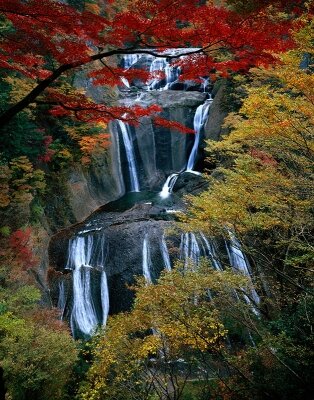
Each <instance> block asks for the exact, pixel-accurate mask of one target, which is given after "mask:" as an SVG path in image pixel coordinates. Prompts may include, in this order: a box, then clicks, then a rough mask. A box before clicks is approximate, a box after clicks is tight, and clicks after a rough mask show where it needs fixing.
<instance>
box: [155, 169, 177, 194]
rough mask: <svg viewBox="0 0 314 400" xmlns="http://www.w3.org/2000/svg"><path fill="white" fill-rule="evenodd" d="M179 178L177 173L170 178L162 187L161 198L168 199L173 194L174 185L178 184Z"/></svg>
mask: <svg viewBox="0 0 314 400" xmlns="http://www.w3.org/2000/svg"><path fill="white" fill-rule="evenodd" d="M178 177H179V174H176V173H175V174H171V175H169V176H168V178H167V180H166V182H165V184H164V185H163V187H162V190H161V192H160V193H159V195H160V197H161V198H163V199H166V198H167V197H169V195H170V194H171V193H172V190H173V188H174V185H175V184H176V182H177V179H178Z"/></svg>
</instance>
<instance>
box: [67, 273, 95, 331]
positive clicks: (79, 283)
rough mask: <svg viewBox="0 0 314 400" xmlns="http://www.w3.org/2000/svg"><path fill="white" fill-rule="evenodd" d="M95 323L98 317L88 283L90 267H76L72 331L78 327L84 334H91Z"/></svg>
mask: <svg viewBox="0 0 314 400" xmlns="http://www.w3.org/2000/svg"><path fill="white" fill-rule="evenodd" d="M97 324H98V318H97V315H96V310H95V307H94V303H93V298H92V293H91V285H90V268H88V267H87V268H86V267H85V268H83V267H81V266H79V267H76V268H75V270H74V271H73V309H72V314H71V329H72V332H75V328H76V327H78V328H79V330H80V331H81V332H83V333H84V334H86V335H91V334H92V333H93V331H94V329H95V327H96V326H97Z"/></svg>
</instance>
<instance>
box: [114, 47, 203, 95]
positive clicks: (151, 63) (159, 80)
mask: <svg viewBox="0 0 314 400" xmlns="http://www.w3.org/2000/svg"><path fill="white" fill-rule="evenodd" d="M197 50H199V49H192V48H191V49H189V48H186V49H169V50H167V51H161V52H158V54H159V57H156V56H154V55H152V54H148V53H147V54H145V53H138V54H136V53H135V54H125V55H124V56H123V58H122V60H121V66H122V68H124V70H125V71H128V70H129V69H137V70H144V71H147V72H149V74H150V78H149V79H147V80H146V81H142V80H141V79H134V80H132V81H128V79H127V78H126V77H125V76H123V75H122V76H121V82H122V88H121V89H122V90H132V89H136V88H137V89H141V90H144V91H145V90H146V91H149V90H169V89H171V90H199V91H203V92H208V91H209V89H210V81H209V79H208V77H204V78H203V77H200V80H201V81H202V83H196V82H194V81H188V82H187V81H186V82H183V81H181V80H180V74H181V67H180V65H178V60H179V61H182V60H184V58H185V57H186V55H184V54H189V53H191V52H193V51H197ZM141 51H142V52H145V51H147V52H152V50H150V49H141ZM156 54H157V53H156ZM173 57H175V58H173Z"/></svg>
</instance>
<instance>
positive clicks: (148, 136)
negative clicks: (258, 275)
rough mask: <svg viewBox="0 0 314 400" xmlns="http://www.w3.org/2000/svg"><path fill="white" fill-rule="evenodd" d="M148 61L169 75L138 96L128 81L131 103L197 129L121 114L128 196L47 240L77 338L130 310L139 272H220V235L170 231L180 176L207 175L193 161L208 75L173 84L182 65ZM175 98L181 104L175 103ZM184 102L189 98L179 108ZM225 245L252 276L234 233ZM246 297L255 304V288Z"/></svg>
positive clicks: (128, 59) (148, 277)
mask: <svg viewBox="0 0 314 400" xmlns="http://www.w3.org/2000/svg"><path fill="white" fill-rule="evenodd" d="M141 60H143V56H138V55H128V56H125V57H124V59H123V60H122V64H123V66H124V68H125V69H128V68H132V67H134V66H135V65H137V64H138V63H140V62H141ZM149 61H150V62H151V64H150V71H151V72H158V71H162V72H164V75H165V78H162V81H161V80H160V78H158V74H157V75H156V78H154V79H153V80H152V81H150V82H148V83H147V84H146V86H145V85H144V87H141V89H140V96H139V95H138V89H137V92H136V94H135V95H134V93H133V91H132V90H133V89H134V86H133V82H126V81H125V80H124V81H123V82H122V83H123V84H124V91H123V96H125V97H126V98H127V102H131V101H140V102H144V103H145V102H146V103H147V104H150V103H149V102H154V101H156V100H157V101H160V102H161V103H164V104H165V103H167V101H169V106H167V107H169V108H168V109H166V110H167V111H166V115H167V116H168V117H173V118H175V119H177V121H178V122H181V123H184V124H187V125H188V126H190V127H193V128H194V131H195V134H194V135H183V134H179V133H177V134H176V133H173V132H169V131H167V130H160V128H158V129H157V128H156V127H154V126H153V125H152V123H151V121H150V120H149V119H148V118H144V120H143V122H142V124H140V126H138V127H133V126H130V125H128V124H127V123H126V122H123V121H122V120H117V121H115V122H114V123H113V124H111V134H112V138H113V140H112V142H113V143H115V145H114V149H113V150H114V151H115V152H116V153H117V156H116V157H115V163H116V164H115V165H116V167H115V170H116V171H121V172H120V175H121V176H119V179H121V181H123V182H124V187H125V194H124V195H123V196H122V197H120V198H119V199H117V200H114V201H112V202H109V203H107V204H105V205H104V206H103V207H101V208H100V209H99V210H97V211H96V212H94V213H93V214H91V215H90V217H88V218H87V219H86V220H85V221H84V222H82V223H80V224H78V225H77V226H74V227H73V228H71V229H68V230H66V232H62V233H60V235H59V236H60V238H59V239H56V240H55V241H54V242H53V243H51V245H50V247H51V250H50V254H52V255H53V256H52V257H53V258H55V259H54V261H53V263H54V265H55V266H56V269H57V270H58V271H59V272H60V273H61V275H60V276H59V278H58V279H57V280H56V284H55V286H54V287H55V289H52V293H54V294H53V298H54V299H55V304H56V306H57V307H58V308H59V309H60V314H61V318H62V319H67V320H69V321H70V326H71V330H72V333H73V335H74V337H89V336H90V335H92V334H93V333H94V332H95V330H96V329H97V327H98V326H100V325H106V322H107V318H108V315H109V314H114V313H116V312H119V311H126V310H128V309H129V308H130V306H131V304H132V300H133V297H132V296H133V294H131V292H130V290H129V289H128V288H127V285H130V284H133V283H134V279H135V278H134V277H135V276H144V278H145V281H146V283H147V284H148V285H149V284H153V282H154V281H156V279H157V278H158V276H159V275H160V272H161V270H163V269H165V270H167V271H170V270H171V269H172V267H173V265H174V263H175V261H176V260H181V261H182V262H183V264H184V265H185V266H186V267H187V266H190V265H191V266H192V268H194V269H196V268H197V267H198V265H199V263H200V260H201V259H202V258H205V259H207V260H208V261H209V262H210V264H211V266H212V267H213V268H214V269H215V270H219V271H221V270H223V262H222V260H221V259H220V257H221V248H220V249H218V247H219V246H217V243H216V242H215V240H213V239H212V238H209V237H206V236H205V234H204V233H203V232H183V233H182V234H181V236H180V235H178V234H173V233H169V232H170V231H169V228H170V227H171V225H172V221H173V220H175V218H176V213H177V212H178V210H182V208H183V203H182V200H181V199H180V197H179V196H178V195H176V193H174V188H175V186H176V184H177V182H179V181H180V179H181V177H182V176H188V177H187V180H188V181H189V182H192V184H193V180H196V181H195V185H196V186H197V185H199V183H200V182H201V180H202V179H203V178H202V177H201V176H200V172H197V171H196V164H197V160H198V158H199V157H200V156H199V146H200V143H201V141H202V135H203V131H204V127H205V125H206V122H207V119H208V117H209V111H210V108H211V105H212V103H213V101H214V100H213V98H212V97H211V94H210V93H208V91H206V90H207V89H208V86H209V85H208V82H209V80H208V78H206V77H205V78H203V81H202V82H203V83H202V84H201V85H200V86H199V91H190V92H189V91H187V92H185V91H182V90H172V87H174V86H175V84H176V82H178V77H179V75H180V70H179V69H176V68H173V67H172V66H171V65H170V64H169V62H168V61H167V59H166V58H160V59H158V60H153V59H152V58H151V57H150V58H149ZM142 86H143V85H142ZM125 88H126V89H127V90H125ZM168 98H169V100H167V99H168ZM173 101H175V102H177V106H175V107H173V106H172V105H171V104H172V103H170V102H173ZM180 102H183V103H184V104H183V106H182V107H183V108H181V109H180V107H181V106H180V104H181V103H180ZM187 115H188V118H187ZM182 118H184V119H183V120H182ZM119 137H120V138H121V139H119ZM113 167H114V165H113ZM116 176H118V174H116ZM164 179H166V181H165V183H164V184H162V182H163V181H164ZM180 185H181V186H182V182H181V184H180ZM161 187H162V189H161V190H160V188H161ZM192 188H193V185H192ZM56 236H57V237H59V236H58V235H56ZM220 247H221V246H220ZM225 250H226V254H225V255H223V256H222V257H229V262H230V265H231V266H232V267H233V269H234V270H239V271H241V273H243V274H245V275H247V276H248V277H250V276H251V271H250V267H249V264H248V262H247V260H246V258H245V256H244V254H243V252H242V250H241V247H240V245H239V243H238V242H237V241H236V238H234V237H233V236H232V235H231V236H230V238H229V239H228V240H227V245H226V248H225ZM248 297H251V298H253V300H254V302H255V304H258V301H259V298H258V294H257V293H256V292H255V291H252V293H250V294H248Z"/></svg>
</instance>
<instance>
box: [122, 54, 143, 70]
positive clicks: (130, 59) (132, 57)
mask: <svg viewBox="0 0 314 400" xmlns="http://www.w3.org/2000/svg"><path fill="white" fill-rule="evenodd" d="M141 57H142V54H124V56H123V68H124V69H125V70H128V69H129V68H131V67H132V66H133V65H134V64H136V63H137V61H138V60H139V59H140V58H141Z"/></svg>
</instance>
